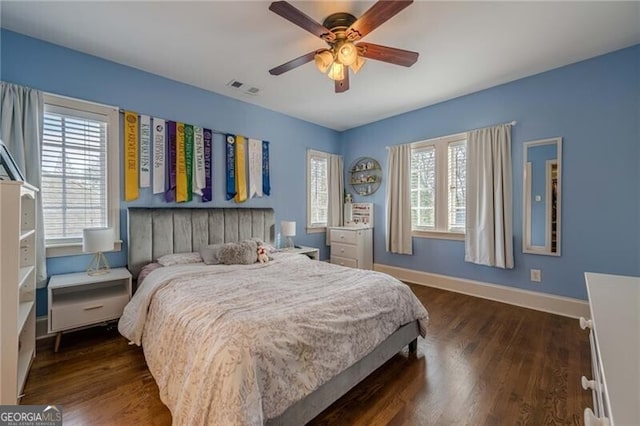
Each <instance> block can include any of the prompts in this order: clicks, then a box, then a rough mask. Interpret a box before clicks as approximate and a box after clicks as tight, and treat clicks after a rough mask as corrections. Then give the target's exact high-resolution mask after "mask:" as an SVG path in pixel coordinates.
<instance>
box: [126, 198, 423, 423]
mask: <svg viewBox="0 0 640 426" xmlns="http://www.w3.org/2000/svg"><path fill="white" fill-rule="evenodd" d="M128 214H129V221H128V223H129V235H128V237H129V254H128V256H129V269H130V271H131V272H132V275H133V276H134V277H137V275H138V274H139V273H140V271H141V269H142V267H143V266H144V265H146V264H148V263H150V262H152V261H154V260H155V259H157V258H158V257H160V256H162V255H165V254H171V253H182V252H191V251H197V250H198V249H199V248H200V247H201V246H203V245H208V244H215V243H225V242H235V241H242V240H245V239H249V238H260V239H262V240H264V241H273V233H274V222H275V218H274V213H273V211H272V210H271V209H190V208H185V209H182V208H180V209H142V208H131V209H129V212H128ZM272 256H273V260H272V261H270V262H268V263H267V264H265V265H262V264H258V263H257V264H253V265H213V266H209V265H204V264H190V265H175V266H171V267H164V268H159V269H158V270H155V271H153V272H151V273H150V274H149V275H148V277H147V278H146V279H145V281H144V283H143V284H142V286H141V287H140V288H139V289H138V291H137V292H136V295H135V296H134V298H133V299H132V301H131V302H130V304H129V305H128V306H127V307H126V308H125V314H124V315H123V318H122V319H121V321H120V323H119V330H120V332H121V333H122V334H123V335H124V336H125V337H126V338H128V339H129V340H130V341H132V342H134V343H136V344H139V345H142V347H143V350H144V353H145V358H146V360H147V364H148V366H149V370H150V371H151V373H152V375H153V376H154V378H155V379H156V382H157V383H158V387H159V389H160V397H161V399H162V401H163V402H164V403H165V404H166V405H167V406H168V407H169V409H170V410H171V412H172V416H173V420H174V424H269V425H291V424H296V425H297V424H304V423H306V422H308V421H310V420H311V419H313V418H314V417H315V416H317V415H318V414H319V413H320V412H322V411H323V410H324V409H325V408H327V407H328V406H329V405H331V404H332V403H333V402H334V401H336V400H337V399H338V398H339V397H340V396H342V395H343V394H345V393H346V392H347V391H348V390H349V389H351V388H352V387H353V386H355V385H356V384H357V383H359V382H360V381H361V380H362V379H364V378H365V377H366V376H368V375H369V374H370V373H371V372H373V371H374V370H375V369H377V368H378V367H380V366H381V365H382V364H383V363H384V362H386V361H387V360H388V359H390V358H391V357H392V356H393V355H394V354H396V353H397V352H399V351H400V350H402V348H403V347H404V346H406V345H409V350H410V351H415V350H416V346H417V337H418V335H420V334H421V335H423V336H424V333H425V332H426V331H425V330H426V329H425V327H426V321H427V312H426V310H425V309H424V307H423V306H422V305H421V304H420V302H419V301H418V300H417V299H416V298H415V296H413V294H412V293H411V290H410V289H409V288H408V287H407V286H405V285H404V284H402V283H400V282H398V281H397V280H395V279H393V278H391V277H389V276H386V275H384V274H377V273H374V272H372V271H362V270H355V269H349V268H342V267H339V266H336V265H331V264H327V263H325V262H317V261H313V260H310V259H308V258H306V257H304V256H301V255H293V254H287V253H275V254H273V255H272ZM376 289H379V290H376Z"/></svg>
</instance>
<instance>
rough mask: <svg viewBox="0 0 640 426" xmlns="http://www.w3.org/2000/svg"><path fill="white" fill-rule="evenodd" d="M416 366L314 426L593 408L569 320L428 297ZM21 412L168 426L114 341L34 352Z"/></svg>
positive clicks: (536, 418)
mask: <svg viewBox="0 0 640 426" xmlns="http://www.w3.org/2000/svg"><path fill="white" fill-rule="evenodd" d="M411 288H412V289H413V291H414V292H415V293H416V295H417V296H418V298H419V299H420V300H421V301H422V302H423V303H424V305H425V306H426V307H427V309H428V310H429V314H430V316H431V321H430V323H429V331H428V336H427V338H426V339H425V340H423V339H419V343H418V353H417V355H409V354H408V352H407V350H406V349H405V350H404V351H403V352H402V353H400V354H398V355H396V356H395V357H394V358H392V359H391V360H390V361H389V362H387V363H386V364H385V365H384V366H383V367H381V368H380V369H379V370H377V371H376V372H374V373H373V374H372V375H371V376H369V377H368V378H367V379H366V380H365V381H363V382H362V383H360V384H359V385H358V386H356V387H355V388H354V389H352V390H351V391H350V392H349V393H348V394H347V395H345V396H344V397H342V398H341V399H340V400H339V401H337V402H336V403H335V404H333V405H332V406H331V407H329V408H328V409H327V410H325V411H324V412H323V413H321V414H320V415H319V416H318V417H317V418H315V419H314V420H313V421H312V422H311V424H313V425H481V424H485V425H516V424H517V425H543V424H573V425H578V424H581V423H582V420H581V419H582V412H583V410H584V408H585V407H590V406H591V394H590V393H589V392H586V391H583V390H582V388H581V386H580V376H581V375H583V374H585V375H587V376H588V375H589V372H590V371H591V361H590V351H589V339H588V334H587V333H586V332H584V331H582V330H580V328H579V326H578V322H577V321H576V320H573V319H569V318H564V317H560V316H556V315H551V314H546V313H543V312H537V311H533V310H529V309H524V308H518V307H515V306H510V305H506V304H502V303H498V302H492V301H488V300H484V299H478V298H475V297H470V296H465V295H462V294H457V293H451V292H447V291H442V290H437V289H433V288H428V287H421V286H413V285H412V286H411ZM22 403H23V404H60V405H62V406H63V412H64V424H65V425H74V424H78V425H87V424H91V425H106V424H112V425H133V424H137V425H145V424H153V425H168V424H170V423H171V414H170V413H169V410H168V409H167V408H166V407H165V406H164V405H163V404H162V402H161V401H160V399H159V397H158V388H157V386H156V384H155V381H154V379H153V377H152V376H151V374H150V373H149V370H148V369H147V367H146V364H145V361H144V356H143V354H142V350H141V349H140V348H138V347H136V346H129V345H128V344H127V341H126V340H125V339H124V338H122V337H121V336H120V335H119V334H118V332H117V331H116V330H115V329H114V328H111V329H106V328H104V327H102V328H100V327H97V328H92V329H89V330H84V331H79V332H76V333H71V334H66V335H65V336H64V337H63V340H62V345H61V347H60V352H58V353H54V352H53V341H52V340H46V341H41V342H39V347H38V353H37V356H36V359H35V361H34V364H33V368H32V369H31V373H30V375H29V379H28V381H27V384H26V388H25V396H24V397H23V399H22Z"/></svg>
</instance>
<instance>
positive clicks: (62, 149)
mask: <svg viewBox="0 0 640 426" xmlns="http://www.w3.org/2000/svg"><path fill="white" fill-rule="evenodd" d="M118 125H119V123H118V110H117V109H115V108H113V107H106V106H102V105H96V104H93V103H90V102H84V101H79V100H75V99H68V98H63V97H59V96H54V95H46V96H45V111H44V128H43V140H42V188H41V193H42V207H43V219H44V233H45V240H46V245H47V248H48V250H47V251H48V254H49V255H50V253H49V248H50V247H53V246H74V245H75V246H77V249H76V250H75V252H78V253H79V252H80V248H79V246H80V244H81V243H82V230H83V229H84V228H93V227H107V226H109V227H113V228H114V230H115V232H116V236H118V235H119V201H118V200H119V197H118V189H119V185H118V182H119V179H118V177H119V164H118V160H117V159H118V137H119V136H118V135H119V126H118ZM73 252H74V251H73V250H72V251H71V252H68V251H67V252H66V253H64V254H72V253H73Z"/></svg>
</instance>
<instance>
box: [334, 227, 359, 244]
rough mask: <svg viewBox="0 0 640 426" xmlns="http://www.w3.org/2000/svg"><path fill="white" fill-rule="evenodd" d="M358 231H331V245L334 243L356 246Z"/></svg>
mask: <svg viewBox="0 0 640 426" xmlns="http://www.w3.org/2000/svg"><path fill="white" fill-rule="evenodd" d="M357 237H358V235H357V231H344V230H342V229H332V230H331V245H332V246H333V243H346V244H355V243H356V241H357Z"/></svg>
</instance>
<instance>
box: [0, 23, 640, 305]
mask: <svg viewBox="0 0 640 426" xmlns="http://www.w3.org/2000/svg"><path fill="white" fill-rule="evenodd" d="M0 43H1V47H2V52H1V56H0V60H1V67H0V78H1V79H2V80H4V81H8V82H14V83H18V84H22V85H26V86H31V87H35V88H38V89H41V90H44V91H47V92H50V93H56V94H61V95H66V96H71V97H75V98H79V99H86V100H89V101H95V102H100V103H105V104H110V105H118V106H120V107H122V108H126V109H131V110H134V111H138V112H141V113H146V114H150V115H154V116H158V117H163V118H168V119H173V120H179V121H185V122H188V123H190V124H195V125H201V126H205V127H212V128H215V129H217V130H221V131H228V132H230V133H238V134H243V135H247V136H252V137H256V138H260V139H265V140H269V141H271V179H272V195H271V196H270V197H265V198H263V199H254V200H250V201H248V202H247V203H245V204H244V205H243V206H246V207H263V206H267V207H273V208H274V209H275V211H276V213H277V216H278V217H277V219H278V220H280V219H290V220H295V221H297V223H298V236H297V237H296V242H297V243H299V244H306V245H311V246H315V247H320V248H321V250H322V257H323V258H325V257H326V256H327V253H326V249H325V246H324V234H309V235H307V234H305V233H304V232H303V227H304V224H305V222H306V208H305V203H304V202H303V201H304V200H306V187H305V179H303V178H302V177H303V176H305V171H306V149H307V148H314V149H319V150H323V151H327V152H334V153H342V154H343V155H344V157H345V161H344V163H345V165H349V164H351V163H352V162H353V161H354V160H355V159H356V158H357V157H360V156H369V157H373V158H376V159H377V160H378V161H379V162H380V163H381V165H382V166H383V171H386V150H385V147H386V146H388V145H393V144H399V143H406V142H412V141H417V140H423V139H428V138H432V137H436V136H443V135H449V134H454V133H459V132H463V131H466V130H469V129H473V128H478V127H484V126H488V125H492V124H495V123H502V122H507V121H511V120H517V121H518V124H517V125H516V126H515V127H514V128H513V133H512V137H513V162H514V163H513V164H514V178H513V184H514V186H513V196H514V206H513V211H514V234H515V235H514V251H515V263H516V267H515V269H513V270H506V271H503V270H498V269H495V268H489V267H484V266H478V265H473V264H469V263H465V262H464V260H463V258H464V244H463V243H462V242H459V241H447V240H437V239H423V238H414V255H413V256H401V255H394V254H390V253H386V252H385V250H384V194H385V189H386V188H385V179H383V181H382V182H383V183H382V185H381V187H380V189H379V190H378V192H376V193H375V194H374V195H372V196H370V197H361V196H357V195H356V196H355V197H354V198H355V201H367V202H373V203H375V206H376V214H375V226H376V230H375V237H374V240H375V241H374V251H375V262H376V263H381V264H387V265H394V266H399V267H404V268H410V269H415V270H421V271H427V272H432V273H438V274H445V275H450V276H454V277H461V278H469V279H474V280H479V281H485V282H491V283H497V284H502V285H506V286H512V287H517V288H523V289H528V290H534V291H541V292H547V293H552V294H557V295H565V296H571V297H577V298H582V299H585V298H586V290H585V287H584V282H583V276H582V274H583V272H584V271H597V272H608V273H619V274H635V275H638V274H640V247H639V246H640V183H639V182H640V176H639V169H640V166H639V165H640V151H639V148H638V145H639V144H640V130H639V124H638V123H639V121H640V102H639V99H638V94H639V93H640V77H639V75H640V46H635V47H632V48H628V49H624V50H621V51H618V52H614V53H611V54H608V55H604V56H601V57H597V58H594V59H591V60H588V61H584V62H580V63H577V64H574V65H570V66H567V67H563V68H560V69H556V70H553V71H549V72H547V73H543V74H539V75H535V76H532V77H529V78H525V79H522V80H518V81H515V82H512V83H509V84H505V85H502V86H497V87H494V88H491V89H488V90H485V91H482V92H478V93H474V94H471V95H468V96H464V97H461V98H457V99H454V100H451V101H448V102H444V103H441V104H437V105H434V106H430V107H427V108H423V109H419V110H415V111H412V112H409V113H406V114H402V115H399V116H396V117H392V118H389V119H386V120H381V121H378V122H375V123H372V124H369V125H365V126H362V127H358V128H355V129H351V130H349V131H346V132H343V133H337V132H335V131H333V130H330V129H326V128H324V127H321V126H317V125H314V124H311V123H308V122H304V121H301V120H298V119H295V118H292V117H288V116H286V115H283V114H280V113H276V112H273V111H270V110H267V109H264V108H260V107H257V106H254V105H250V104H247V103H244V102H241V101H238V100H234V99H231V98H228V97H225V96H222V95H218V94H215V93H212V92H208V91H205V90H202V89H198V88H196V87H193V86H189V85H186V84H182V83H178V82H175V81H172V80H168V79H165V78H162V77H159V76H157V75H154V74H150V73H146V72H143V71H140V70H136V69H133V68H130V67H126V66H123V65H119V64H116V63H113V62H110V61H106V60H103V59H99V58H96V57H93V56H89V55H86V54H83V53H80V52H77V51H73V50H69V49H66V48H62V47H59V46H56V45H52V44H50V43H46V42H43V41H40V40H36V39H33V38H29V37H26V36H22V35H19V34H16V33H13V32H10V31H6V30H2V32H1V33H0ZM556 136H561V137H563V200H562V203H563V204H562V210H563V211H562V216H563V217H562V227H563V229H562V256H561V257H547V256H537V255H524V254H522V250H521V248H522V143H523V142H525V141H530V140H536V139H544V138H551V137H556ZM223 156H224V151H223V146H222V140H221V139H220V137H219V136H218V137H217V138H216V139H215V146H214V192H215V196H214V201H213V202H211V203H207V204H201V203H198V202H193V203H192V204H193V205H198V206H206V207H233V206H236V204H235V203H232V202H227V201H224V199H223V192H222V191H223V183H222V182H223V170H224V162H223V158H224V157H223ZM291 176H298V177H300V178H298V179H291V178H290V177H291ZM215 181H217V183H216V182H215ZM121 184H122V182H121ZM352 192H353V191H352ZM166 205H167V204H166V203H164V202H163V201H162V200H161V198H160V196H153V195H152V194H151V193H150V191H149V190H141V196H140V199H139V200H136V201H135V202H131V203H124V202H122V203H121V208H122V211H121V218H122V220H121V236H122V237H123V239H124V237H125V233H126V222H125V219H124V217H125V211H126V208H127V207H128V206H166ZM181 205H182V204H181ZM109 260H110V262H111V264H112V265H114V266H122V265H125V264H126V251H124V250H123V251H122V252H121V253H114V254H110V255H109ZM88 261H89V258H88V257H87V256H70V257H66V258H55V259H50V260H49V261H48V262H47V265H48V268H49V270H48V272H49V274H50V275H51V274H60V273H65V272H72V271H79V270H83V269H84V267H85V265H86V264H87V263H88ZM530 268H538V269H541V270H542V279H543V281H542V283H541V284H532V283H531V282H530V281H529V269H530ZM43 294H44V292H43V291H39V303H38V315H43V314H46V300H45V303H42V302H43V298H42V295H43Z"/></svg>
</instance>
